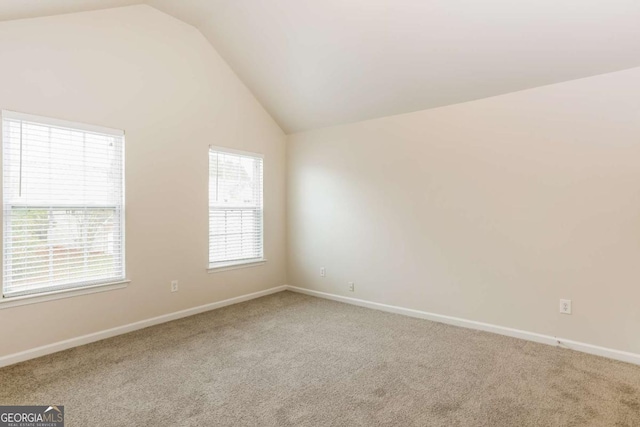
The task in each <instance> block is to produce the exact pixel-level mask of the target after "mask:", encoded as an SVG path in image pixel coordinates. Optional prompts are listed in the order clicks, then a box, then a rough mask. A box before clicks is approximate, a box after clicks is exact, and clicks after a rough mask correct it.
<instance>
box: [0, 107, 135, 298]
mask: <svg viewBox="0 0 640 427" xmlns="http://www.w3.org/2000/svg"><path fill="white" fill-rule="evenodd" d="M123 146H124V133H123V132H122V131H115V130H110V129H103V128H98V127H92V126H88V125H81V124H74V123H68V122H63V121H59V120H54V119H47V118H41V117H35V116H29V115H26V114H19V113H12V112H7V111H3V112H2V154H3V175H2V177H3V191H4V193H3V242H2V243H3V245H2V248H3V264H4V265H3V279H4V280H3V297H4V298H10V297H14V296H20V295H26V294H37V293H43V292H51V291H58V290H62V289H70V288H80V287H84V286H90V285H97V284H102V283H109V282H115V281H120V280H123V279H124V203H123V200H124V188H123V167H122V166H123Z"/></svg>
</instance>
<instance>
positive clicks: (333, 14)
mask: <svg viewBox="0 0 640 427" xmlns="http://www.w3.org/2000/svg"><path fill="white" fill-rule="evenodd" d="M140 2H142V1H133V0H131V1H129V0H86V1H85V0H47V1H45V0H42V1H37V0H2V2H0V19H8V18H7V16H9V17H12V16H13V17H14V18H15V17H25V16H35V15H33V13H35V11H37V10H38V9H39V8H40V9H42V11H43V12H42V13H41V14H52V12H51V10H53V9H54V8H55V7H54V6H55V5H59V6H60V8H61V10H62V12H58V13H64V12H70V11H73V10H72V5H76V7H78V8H79V9H77V10H86V9H91V8H104V7H113V6H119V5H125V4H132V3H140ZM145 2H146V3H147V4H149V5H151V6H153V7H156V8H157V9H159V10H162V11H164V12H166V13H168V14H171V15H173V16H175V17H176V18H178V19H181V20H183V21H185V22H187V23H189V24H192V25H194V26H195V27H196V28H198V29H199V30H200V31H201V32H202V33H203V34H204V35H205V37H207V39H209V41H210V42H211V43H212V44H213V45H214V46H215V48H216V49H217V50H218V52H220V54H221V55H222V56H223V57H224V58H225V60H226V61H227V62H228V63H229V65H230V66H231V67H232V68H233V69H234V71H235V72H236V73H237V74H238V75H239V76H240V78H241V79H242V80H243V81H244V82H245V84H247V86H248V87H249V88H250V89H251V90H252V91H253V93H254V94H255V95H256V97H257V98H258V99H259V100H260V101H261V102H262V104H263V105H264V106H265V108H266V109H267V110H268V111H269V112H270V113H271V114H272V115H273V117H274V118H275V119H276V120H277V121H278V123H280V125H281V126H282V128H283V129H284V130H285V131H286V132H288V133H291V132H297V131H302V130H307V129H313V128H317V127H323V126H329V125H334V124H339V123H348V122H354V121H358V120H363V119H369V118H375V117H381V116H387V115H392V114H399V113H405V112H410V111H416V110H422V109H427V108H434V107H439V106H444V105H448V104H454V103H459V102H465V101H470V100H474V99H479V98H484V97H489V96H494V95H499V94H503V93H507V92H512V91H517V90H522V89H527V88H532V87H536V86H541V85H546V84H551V83H558V82H562V81H567V80H573V79H577V78H582V77H588V76H592V75H596V74H602V73H607V72H612V71H617V70H622V69H625V68H632V67H636V66H640V1H637V0H607V1H603V0H536V1H528V0H487V1H477V0H146V1H145ZM7 5H8V6H7ZM12 5H13V6H12ZM21 5H27V6H26V8H25V10H28V11H30V13H32V14H31V15H29V14H26V12H24V11H22V9H21V8H22V7H23V6H21ZM80 6H83V7H80ZM89 6H91V7H89ZM47 7H48V9H47ZM46 10H48V12H47V11H46ZM21 14H22V15H21Z"/></svg>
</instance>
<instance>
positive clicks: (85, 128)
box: [0, 110, 131, 309]
mask: <svg viewBox="0 0 640 427" xmlns="http://www.w3.org/2000/svg"><path fill="white" fill-rule="evenodd" d="M5 118H6V119H10V120H21V121H27V122H32V123H37V124H42V125H46V126H53V127H62V128H70V129H74V130H78V131H82V132H90V133H97V134H103V135H109V136H115V137H119V138H122V144H121V150H122V152H121V153H120V157H121V159H122V164H121V173H122V181H121V182H122V189H121V197H122V199H121V201H120V206H116V207H115V209H116V212H117V214H118V216H119V217H120V224H121V229H120V242H121V243H120V251H121V258H122V259H121V263H122V275H121V276H119V277H111V278H108V279H103V280H94V281H86V282H78V283H77V284H76V285H75V286H74V285H72V286H63V287H60V288H59V289H55V288H49V287H47V288H44V291H34V292H27V293H21V292H20V293H17V294H14V295H10V294H9V295H7V294H5V289H4V282H3V283H2V285H0V309H3V308H8V307H14V306H20V305H25V304H33V303H37V302H44V301H50V300H56V299H61V298H67V297H71V296H76V295H85V294H89V293H96V292H104V291H108V290H112V289H121V288H125V287H127V286H128V284H129V283H130V282H131V281H130V280H129V279H128V275H127V263H126V238H125V237H126V236H125V234H126V233H125V230H126V220H125V204H126V193H125V190H126V171H125V143H126V141H125V131H124V130H120V129H114V128H109V127H104V126H97V125H91V124H87V123H78V122H72V121H68V120H62V119H56V118H53V117H43V116H37V115H33V114H27V113H21V112H16V111H10V110H0V170H2V176H1V177H0V181H1V182H2V186H3V187H4V148H5V141H4V129H3V124H4V119H5ZM0 203H2V210H3V214H2V242H0V245H2V247H1V248H0V250H1V253H2V261H0V265H1V267H2V274H4V268H5V266H4V262H5V255H4V254H5V247H4V233H5V232H6V230H5V225H6V224H5V218H4V211H5V210H6V209H7V207H12V206H21V204H6V205H5V204H4V200H2V201H1V202H0ZM63 205H64V206H67V205H66V204H61V205H59V206H63ZM84 206H85V205H84V204H83V205H82V207H84ZM106 207H109V208H111V207H112V206H111V205H109V206H106Z"/></svg>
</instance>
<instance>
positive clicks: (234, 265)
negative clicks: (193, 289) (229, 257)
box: [207, 258, 267, 273]
mask: <svg viewBox="0 0 640 427" xmlns="http://www.w3.org/2000/svg"><path fill="white" fill-rule="evenodd" d="M266 262H267V260H266V259H264V258H262V259H257V260H249V261H241V262H229V263H225V264H220V265H216V266H214V267H211V266H209V268H208V269H207V272H209V273H218V272H221V271H229V270H237V269H239V268H249V267H257V266H259V265H263V264H265V263H266Z"/></svg>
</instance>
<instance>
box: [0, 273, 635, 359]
mask: <svg viewBox="0 0 640 427" xmlns="http://www.w3.org/2000/svg"><path fill="white" fill-rule="evenodd" d="M285 290H289V291H293V292H298V293H301V294H306V295H311V296H314V297H319V298H325V299H330V300H333V301H339V302H343V303H347V304H352V305H357V306H360V307H366V308H371V309H374V310H381V311H386V312H389V313H396V314H402V315H404V316H410V317H416V318H419V319H426V320H431V321H434V322H440V323H446V324H449V325H454V326H460V327H463V328H469V329H476V330H480V331H486V332H493V333H496V334H500V335H506V336H509V337H513V338H520V339H523V340H527V341H534V342H537V343H541V344H547V345H553V346H560V347H564V348H568V349H571V350H576V351H580V352H583V353H589V354H593V355H596V356H602V357H607V358H610V359H614V360H620V361H622V362H628V363H633V364H636V365H640V354H635V353H629V352H625V351H620V350H614V349H610V348H606V347H599V346H596V345H591V344H586V343H581V342H577V341H572V340H567V339H563V338H558V337H553V336H551V335H542V334H536V333H533V332H527V331H522V330H519V329H512V328H507V327H504V326H497V325H492V324H489V323H483V322H476V321H474V320H467V319H461V318H459V317H452V316H445V315H442V314H435V313H429V312H426V311H420V310H413V309H410V308H403V307H398V306H394V305H388V304H381V303H378V302H371V301H366V300H362V299H358V298H351V297H345V296H341V295H335V294H329V293H326V292H320V291H314V290H311V289H305V288H299V287H296V286H289V285H282V286H276V287H274V288H270V289H266V290H264V291H259V292H254V293H251V294H247V295H241V296H238V297H235V298H229V299H226V300H223V301H218V302H213V303H210V304H205V305H201V306H198V307H193V308H188V309H186V310H181V311H176V312H174V313H169V314H164V315H162V316H157V317H153V318H151V319H146V320H141V321H139V322H135V323H130V324H127V325H123V326H118V327H115V328H111V329H106V330H104V331H100V332H95V333H92V334H88V335H83V336H80V337H77V338H71V339H68V340H64V341H59V342H57V343H53V344H48V345H44V346H42V347H37V348H34V349H30V350H25V351H21V352H19V353H14V354H9V355H6V356H2V357H0V368H2V367H5V366H9V365H13V364H15V363H19V362H24V361H26V360H30V359H35V358H37V357H41V356H46V355H47V354H51V353H57V352H59V351H62V350H67V349H69V348H73V347H78V346H81V345H85V344H89V343H92V342H96V341H100V340H103V339H106V338H111V337H115V336H117V335H122V334H126V333H128V332H133V331H136V330H138V329H143V328H147V327H149V326H154V325H158V324H161V323H165V322H170V321H172V320H176V319H181V318H183V317H188V316H193V315H194V314H199V313H204V312H205V311H210V310H215V309H217V308H222V307H226V306H228V305H233V304H238V303H241V302H244V301H249V300H252V299H255V298H260V297H263V296H266V295H270V294H275V293H277V292H282V291H285Z"/></svg>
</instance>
